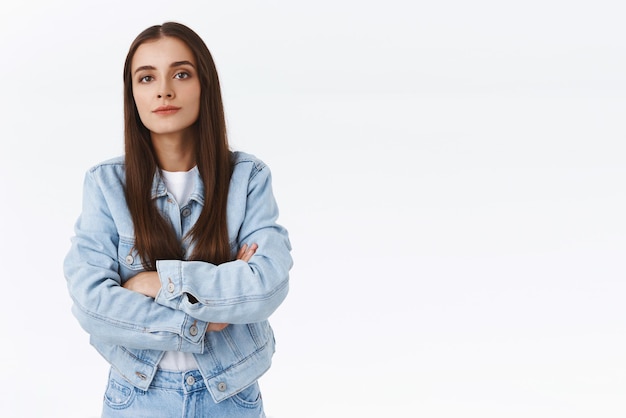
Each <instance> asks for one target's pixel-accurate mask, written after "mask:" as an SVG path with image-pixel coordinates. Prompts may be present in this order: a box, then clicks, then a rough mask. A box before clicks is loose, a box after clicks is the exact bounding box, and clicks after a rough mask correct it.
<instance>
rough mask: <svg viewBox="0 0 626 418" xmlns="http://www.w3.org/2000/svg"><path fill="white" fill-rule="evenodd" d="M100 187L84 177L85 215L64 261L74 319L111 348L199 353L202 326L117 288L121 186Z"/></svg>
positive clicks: (96, 181) (91, 177) (90, 177)
mask: <svg viewBox="0 0 626 418" xmlns="http://www.w3.org/2000/svg"><path fill="white" fill-rule="evenodd" d="M101 183H102V182H101V181H100V180H99V178H98V177H97V176H96V175H95V173H94V171H90V172H88V173H87V176H86V177H85V185H84V193H83V210H82V213H81V216H80V217H79V219H78V221H77V222H76V225H75V236H74V238H73V239H72V246H71V248H70V251H69V253H68V255H67V256H66V258H65V262H64V272H65V276H66V279H67V285H68V290H69V293H70V296H71V298H72V300H73V302H74V304H73V306H72V312H73V314H74V315H75V316H76V318H77V319H78V321H79V323H80V325H81V326H82V327H83V329H85V331H87V332H88V333H89V334H91V335H93V336H96V337H99V338H100V339H104V340H106V341H107V342H110V343H111V344H116V345H122V346H125V347H129V348H130V347H132V348H140V349H156V350H168V351H176V350H178V351H187V352H194V353H201V352H203V350H204V342H203V341H204V333H205V330H206V327H207V324H206V323H205V322H203V321H200V320H198V319H196V318H192V317H191V316H189V315H187V314H185V313H184V312H181V311H179V310H176V309H172V308H171V307H166V306H162V305H159V304H156V303H154V301H153V300H152V299H151V298H148V297H146V296H144V295H141V294H139V293H137V292H132V291H129V290H127V289H125V288H123V287H122V286H121V277H120V275H119V273H118V261H117V257H118V255H117V247H118V243H119V237H118V230H117V225H116V222H115V220H114V218H115V216H114V214H113V213H112V209H113V212H115V211H117V212H115V214H119V212H122V211H125V210H126V209H125V204H123V203H121V204H120V202H119V199H123V194H120V193H122V192H121V190H122V189H121V187H119V190H114V189H115V188H114V187H111V186H107V187H103V186H102V184H101ZM104 189H106V190H104ZM113 200H114V201H113ZM109 201H111V204H110V205H109V203H108V202H109ZM128 216H129V215H128Z"/></svg>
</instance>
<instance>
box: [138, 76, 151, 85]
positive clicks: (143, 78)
mask: <svg viewBox="0 0 626 418" xmlns="http://www.w3.org/2000/svg"><path fill="white" fill-rule="evenodd" d="M152 80H154V77H152V76H151V75H144V76H143V77H141V78H140V79H139V82H140V83H149V82H151V81H152Z"/></svg>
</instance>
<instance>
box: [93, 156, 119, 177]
mask: <svg viewBox="0 0 626 418" xmlns="http://www.w3.org/2000/svg"><path fill="white" fill-rule="evenodd" d="M116 170H124V156H123V155H120V156H118V157H114V158H110V159H108V160H104V161H102V162H100V163H98V164H96V165H94V166H92V167H91V168H89V170H88V171H89V172H90V173H95V172H97V171H116Z"/></svg>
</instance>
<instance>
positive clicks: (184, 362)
mask: <svg viewBox="0 0 626 418" xmlns="http://www.w3.org/2000/svg"><path fill="white" fill-rule="evenodd" d="M161 172H162V173H163V181H164V182H165V187H166V188H167V191H168V192H170V193H171V194H172V196H174V199H176V202H177V203H178V206H180V207H183V206H185V205H186V204H187V202H188V201H189V196H190V195H191V192H192V191H193V187H194V178H195V177H196V173H197V172H198V168H197V167H194V168H192V169H191V170H189V171H165V170H161ZM159 367H160V368H161V369H163V370H173V371H187V370H196V369H197V368H198V363H196V359H195V358H194V356H193V354H191V353H183V352H182V351H166V352H165V355H164V356H163V358H162V359H161V362H160V363H159Z"/></svg>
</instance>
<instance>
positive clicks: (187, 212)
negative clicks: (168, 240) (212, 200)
mask: <svg viewBox="0 0 626 418" xmlns="http://www.w3.org/2000/svg"><path fill="white" fill-rule="evenodd" d="M189 215H191V209H189V208H185V209H183V217H185V218H186V217H187V216H189Z"/></svg>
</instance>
